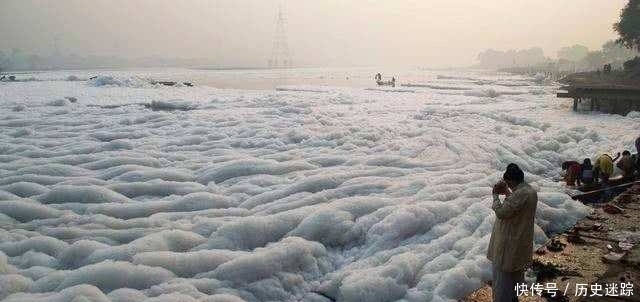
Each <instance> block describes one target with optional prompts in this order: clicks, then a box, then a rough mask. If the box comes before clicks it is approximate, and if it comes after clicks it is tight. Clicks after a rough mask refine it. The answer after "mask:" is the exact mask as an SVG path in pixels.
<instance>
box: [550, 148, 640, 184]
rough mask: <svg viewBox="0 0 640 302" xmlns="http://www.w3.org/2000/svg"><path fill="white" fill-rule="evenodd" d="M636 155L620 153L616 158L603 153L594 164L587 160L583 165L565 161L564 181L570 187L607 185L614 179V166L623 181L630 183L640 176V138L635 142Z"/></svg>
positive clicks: (627, 151)
mask: <svg viewBox="0 0 640 302" xmlns="http://www.w3.org/2000/svg"><path fill="white" fill-rule="evenodd" d="M635 147H636V153H635V154H633V155H632V154H631V152H630V151H629V150H624V151H623V152H622V153H620V152H618V153H617V154H616V156H615V157H612V156H611V155H609V154H607V153H603V154H600V155H598V157H596V159H595V161H594V162H593V164H592V163H591V159H589V158H585V159H584V160H583V161H582V163H578V162H576V161H565V162H563V163H562V170H563V171H564V180H565V181H566V183H567V185H568V186H575V185H578V186H581V185H590V184H593V183H601V184H603V185H607V184H608V183H609V181H610V179H611V177H613V173H614V164H615V167H617V168H618V169H620V171H621V174H622V175H621V181H622V182H630V181H633V180H634V179H636V178H637V177H639V176H640V137H638V138H637V139H636V141H635Z"/></svg>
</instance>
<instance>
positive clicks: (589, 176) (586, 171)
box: [578, 158, 593, 185]
mask: <svg viewBox="0 0 640 302" xmlns="http://www.w3.org/2000/svg"><path fill="white" fill-rule="evenodd" d="M580 183H583V184H587V185H590V184H592V183H593V165H592V164H591V159H590V158H585V159H584V160H583V161H582V164H581V165H580V177H579V178H578V185H580Z"/></svg>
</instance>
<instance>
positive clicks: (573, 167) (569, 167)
mask: <svg viewBox="0 0 640 302" xmlns="http://www.w3.org/2000/svg"><path fill="white" fill-rule="evenodd" d="M562 171H566V174H565V176H564V180H565V181H566V182H567V186H575V185H576V181H577V182H578V185H580V174H581V173H582V167H581V166H580V164H579V163H578V162H577V161H573V160H572V161H565V162H563V163H562Z"/></svg>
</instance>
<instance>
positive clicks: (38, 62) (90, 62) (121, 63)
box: [0, 49, 213, 71]
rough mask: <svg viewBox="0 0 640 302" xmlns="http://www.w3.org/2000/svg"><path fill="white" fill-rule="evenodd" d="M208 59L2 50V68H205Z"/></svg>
mask: <svg viewBox="0 0 640 302" xmlns="http://www.w3.org/2000/svg"><path fill="white" fill-rule="evenodd" d="M212 65H213V64H212V63H211V62H208V61H207V60H204V59H165V58H157V57H148V58H135V59H131V58H122V57H117V56H96V55H89V56H80V55H76V54H60V53H55V54H51V55H47V56H40V55H35V54H29V53H26V52H24V51H22V50H20V49H13V50H11V51H10V52H3V51H2V50H0V71H20V70H55V69H93V68H125V67H202V66H212Z"/></svg>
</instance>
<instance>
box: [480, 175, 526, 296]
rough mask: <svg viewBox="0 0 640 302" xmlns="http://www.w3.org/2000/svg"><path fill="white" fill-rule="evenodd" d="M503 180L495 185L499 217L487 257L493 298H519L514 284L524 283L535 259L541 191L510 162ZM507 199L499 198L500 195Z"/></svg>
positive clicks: (494, 191) (494, 195) (495, 199)
mask: <svg viewBox="0 0 640 302" xmlns="http://www.w3.org/2000/svg"><path fill="white" fill-rule="evenodd" d="M503 179H504V183H506V185H505V184H504V183H502V184H497V185H495V186H494V188H493V197H494V198H493V205H492V208H493V210H494V212H495V213H496V220H495V223H494V225H493V231H492V232H491V240H490V241H489V250H488V252H487V258H488V259H489V260H491V261H492V262H493V283H492V290H493V301H494V302H512V301H517V296H516V290H515V287H516V285H517V284H518V283H524V271H525V269H526V268H527V267H528V266H529V265H530V264H531V260H532V258H533V226H534V219H535V214H536V206H537V204H538V194H537V193H536V191H535V190H534V189H533V188H532V187H531V186H530V185H529V184H527V183H526V182H525V181H524V172H522V170H521V169H520V168H519V167H518V166H517V165H516V164H509V166H508V167H507V171H506V172H505V173H504V176H503ZM500 194H504V195H506V198H505V199H504V201H500V198H499V195H500Z"/></svg>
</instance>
